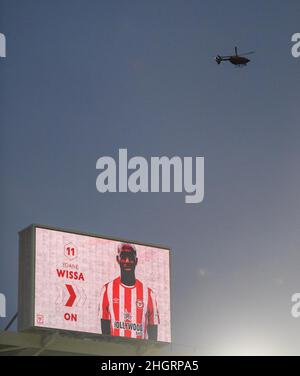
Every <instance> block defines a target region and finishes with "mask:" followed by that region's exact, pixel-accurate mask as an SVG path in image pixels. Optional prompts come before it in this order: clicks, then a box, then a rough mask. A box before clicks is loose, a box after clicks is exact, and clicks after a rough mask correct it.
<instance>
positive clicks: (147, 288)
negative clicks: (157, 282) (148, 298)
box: [136, 279, 154, 295]
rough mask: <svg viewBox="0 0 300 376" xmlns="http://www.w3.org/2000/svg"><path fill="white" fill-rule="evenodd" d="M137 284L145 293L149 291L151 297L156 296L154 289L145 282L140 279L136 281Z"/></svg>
mask: <svg viewBox="0 0 300 376" xmlns="http://www.w3.org/2000/svg"><path fill="white" fill-rule="evenodd" d="M136 284H137V285H140V286H141V287H142V288H143V289H144V291H147V293H148V294H150V295H153V294H154V291H153V289H152V288H151V287H149V286H148V285H146V284H145V283H144V282H142V281H140V280H139V279H137V280H136Z"/></svg>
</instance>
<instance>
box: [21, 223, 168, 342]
mask: <svg viewBox="0 0 300 376" xmlns="http://www.w3.org/2000/svg"><path fill="white" fill-rule="evenodd" d="M37 229H46V230H52V231H58V232H64V233H69V234H76V235H83V236H89V237H93V238H100V239H105V240H112V241H116V242H124V243H132V244H136V245H142V246H148V247H154V248H160V249H163V250H166V251H168V257H169V291H170V306H169V309H170V338H171V341H170V342H164V341H159V340H151V339H137V338H128V337H121V336H110V335H105V334H102V333H91V332H82V331H74V330H66V329H57V328H51V327H45V326H38V325H36V324H35V284H36V281H35V276H36V273H35V272H36V230H37ZM24 234H26V235H27V236H29V240H28V242H29V246H27V247H24V245H22V241H21V237H22V235H24ZM19 239H20V241H19V307H18V312H19V319H20V316H21V320H20V321H19V319H18V330H19V331H35V332H36V331H43V332H45V331H46V332H59V333H64V334H70V335H73V336H76V337H84V338H101V339H105V340H108V339H109V341H116V342H123V341H125V342H132V343H136V344H138V343H143V344H147V343H149V344H150V343H151V344H161V345H171V344H172V338H173V336H172V302H173V299H172V268H171V265H172V251H171V248H170V247H167V246H164V245H161V244H155V243H145V242H140V241H136V240H130V239H126V238H118V237H113V236H106V235H99V234H95V233H90V232H85V231H78V230H72V229H65V228H60V227H56V226H47V225H41V224H31V225H30V226H27V227H26V228H24V229H23V230H21V231H19ZM24 248H27V249H24ZM28 248H29V249H28ZM24 252H27V254H24ZM24 258H25V264H27V269H28V267H29V269H30V270H29V277H28V278H26V281H24V278H25V277H23V278H22V270H23V269H24V268H26V266H25V265H22V261H24ZM28 265H29V266H28ZM22 280H23V281H22ZM23 282H24V283H23ZM22 295H25V296H27V297H28V298H29V304H28V302H27V304H26V307H25V306H24V302H22ZM23 300H24V299H23ZM25 300H26V299H25Z"/></svg>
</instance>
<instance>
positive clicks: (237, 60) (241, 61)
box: [215, 47, 254, 67]
mask: <svg viewBox="0 0 300 376" xmlns="http://www.w3.org/2000/svg"><path fill="white" fill-rule="evenodd" d="M234 51H235V55H231V56H220V55H217V56H216V57H215V61H216V62H217V63H218V64H221V61H230V62H231V64H233V65H236V66H239V67H245V66H246V65H247V64H248V63H249V61H250V59H248V58H246V57H244V56H247V55H251V54H254V51H250V52H245V53H243V54H238V52H237V47H234Z"/></svg>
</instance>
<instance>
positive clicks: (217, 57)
mask: <svg viewBox="0 0 300 376" xmlns="http://www.w3.org/2000/svg"><path fill="white" fill-rule="evenodd" d="M215 61H216V62H217V63H218V64H221V61H222V58H221V56H220V55H218V56H216V57H215Z"/></svg>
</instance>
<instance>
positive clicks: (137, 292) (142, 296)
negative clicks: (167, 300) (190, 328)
mask: <svg viewBox="0 0 300 376" xmlns="http://www.w3.org/2000/svg"><path fill="white" fill-rule="evenodd" d="M100 316H101V319H104V320H110V322H111V323H110V328H111V335H112V336H120V337H129V338H140V339H144V338H147V326H148V325H158V324H159V313H158V309H157V302H156V299H155V296H154V293H153V291H152V290H151V289H150V288H149V287H146V286H145V285H144V284H143V283H142V282H141V281H139V280H138V279H137V280H136V282H135V284H134V285H133V286H126V285H124V284H123V283H121V278H120V277H118V278H116V279H114V280H113V281H111V282H108V283H106V284H105V285H104V286H103V288H102V292H101V300H100Z"/></svg>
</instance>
